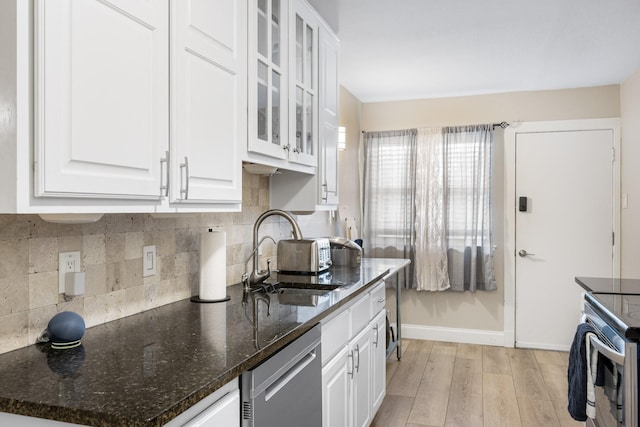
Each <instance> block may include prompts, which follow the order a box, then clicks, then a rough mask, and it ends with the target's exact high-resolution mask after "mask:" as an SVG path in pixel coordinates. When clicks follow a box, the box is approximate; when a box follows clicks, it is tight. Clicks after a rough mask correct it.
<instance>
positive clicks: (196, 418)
mask: <svg viewBox="0 0 640 427" xmlns="http://www.w3.org/2000/svg"><path fill="white" fill-rule="evenodd" d="M214 426H225V427H227V426H228V427H240V388H239V382H238V380H237V379H235V380H233V381H231V382H229V383H227V384H226V385H224V386H223V387H222V388H220V389H218V390H216V391H215V392H214V393H212V394H211V395H209V396H207V397H205V398H204V399H202V400H201V401H200V402H198V403H196V404H195V405H193V406H192V407H191V408H189V409H187V410H186V411H185V412H183V413H182V414H180V415H178V416H177V417H176V418H174V419H173V420H171V421H170V422H169V423H167V424H166V425H165V427H214Z"/></svg>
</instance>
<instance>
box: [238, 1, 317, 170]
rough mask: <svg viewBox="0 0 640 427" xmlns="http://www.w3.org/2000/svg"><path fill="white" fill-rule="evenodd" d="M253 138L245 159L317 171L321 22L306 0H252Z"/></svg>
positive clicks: (250, 110)
mask: <svg viewBox="0 0 640 427" xmlns="http://www.w3.org/2000/svg"><path fill="white" fill-rule="evenodd" d="M248 21H249V28H248V35H249V55H248V62H249V63H248V72H249V94H248V102H249V109H248V110H249V125H248V134H249V140H248V144H247V151H246V153H245V156H244V158H243V159H244V160H246V161H249V162H254V163H260V164H265V165H268V166H273V167H277V168H281V169H285V170H294V171H297V172H302V173H306V174H312V175H313V174H315V173H316V169H317V166H318V98H319V96H318V95H319V94H318V60H319V57H318V26H319V22H320V20H319V19H318V16H317V14H316V12H315V11H314V10H313V8H311V6H309V4H308V3H307V2H306V1H304V0H251V1H250V6H249V20H248Z"/></svg>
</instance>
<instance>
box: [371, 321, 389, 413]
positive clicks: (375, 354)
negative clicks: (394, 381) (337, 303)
mask: <svg viewBox="0 0 640 427" xmlns="http://www.w3.org/2000/svg"><path fill="white" fill-rule="evenodd" d="M386 320H387V317H386V312H385V311H384V310H382V311H381V312H379V313H378V315H377V316H376V317H375V318H374V319H373V321H372V322H371V328H370V331H371V344H372V345H371V391H372V395H371V399H372V401H373V410H372V416H373V414H375V413H376V412H377V411H378V409H380V405H382V401H383V400H384V396H385V394H386V383H387V369H386V363H385V361H386V356H387V351H386V333H385V328H386Z"/></svg>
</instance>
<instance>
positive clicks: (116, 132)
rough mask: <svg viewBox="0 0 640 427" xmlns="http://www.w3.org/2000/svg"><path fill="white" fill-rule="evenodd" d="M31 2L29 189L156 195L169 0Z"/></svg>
mask: <svg viewBox="0 0 640 427" xmlns="http://www.w3.org/2000/svg"><path fill="white" fill-rule="evenodd" d="M35 5H36V8H35V41H34V45H35V54H36V60H35V99H36V108H35V110H36V111H35V117H36V123H35V163H36V165H35V168H34V171H35V177H36V179H35V187H34V188H35V194H36V196H38V197H42V196H53V197H98V198H124V199H160V187H161V182H160V179H161V170H162V167H161V159H162V157H163V156H164V154H165V151H166V150H167V147H168V136H169V128H168V114H167V111H168V92H169V90H168V81H169V66H168V61H169V54H168V52H169V51H168V31H169V20H168V19H169V18H168V4H167V2H166V0H165V1H161V0H159V1H153V2H149V1H142V0H135V1H134V0H131V1H129V0H104V1H94V0H87V1H70V0H64V1H57V2H49V1H38V2H36V4H35Z"/></svg>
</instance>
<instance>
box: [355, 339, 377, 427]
mask: <svg viewBox="0 0 640 427" xmlns="http://www.w3.org/2000/svg"><path fill="white" fill-rule="evenodd" d="M370 337H371V334H370V333H369V328H364V329H363V330H362V331H361V332H360V333H359V334H358V335H357V336H356V337H355V338H354V339H352V340H351V342H350V343H349V348H350V349H351V354H352V359H353V374H352V377H353V378H352V381H351V393H350V394H351V396H350V397H351V400H352V402H351V411H352V416H351V417H350V418H351V420H352V421H353V424H352V425H353V426H354V427H365V426H368V425H369V423H370V422H371V418H372V417H371V413H372V410H371V383H372V381H371V379H372V378H371V374H372V371H371V339H370Z"/></svg>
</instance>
